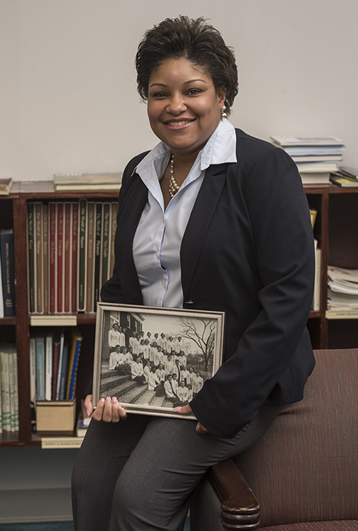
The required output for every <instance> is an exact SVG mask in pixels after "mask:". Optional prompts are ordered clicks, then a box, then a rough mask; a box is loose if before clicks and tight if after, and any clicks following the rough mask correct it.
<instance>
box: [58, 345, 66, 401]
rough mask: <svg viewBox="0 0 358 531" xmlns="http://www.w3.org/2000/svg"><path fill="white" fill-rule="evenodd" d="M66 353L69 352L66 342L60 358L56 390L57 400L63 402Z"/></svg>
mask: <svg viewBox="0 0 358 531" xmlns="http://www.w3.org/2000/svg"><path fill="white" fill-rule="evenodd" d="M68 352H69V345H68V343H67V342H64V344H63V351H62V356H61V372H60V374H59V375H60V385H59V390H58V400H65V396H66V383H67V381H66V378H67V367H68Z"/></svg>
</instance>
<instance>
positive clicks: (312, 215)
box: [310, 207, 317, 229]
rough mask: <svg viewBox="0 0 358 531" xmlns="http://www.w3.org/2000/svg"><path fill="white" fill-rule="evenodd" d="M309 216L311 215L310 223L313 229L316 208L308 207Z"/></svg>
mask: <svg viewBox="0 0 358 531" xmlns="http://www.w3.org/2000/svg"><path fill="white" fill-rule="evenodd" d="M310 216H311V225H312V229H313V228H314V226H315V223H316V219H317V210H316V209H315V208H311V207H310Z"/></svg>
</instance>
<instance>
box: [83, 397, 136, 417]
mask: <svg viewBox="0 0 358 531" xmlns="http://www.w3.org/2000/svg"><path fill="white" fill-rule="evenodd" d="M85 408H86V411H87V414H88V416H89V417H92V418H93V419H94V420H98V421H99V420H103V421H104V422H119V421H120V420H124V419H126V418H127V413H126V412H125V410H124V409H123V408H122V406H121V405H120V403H119V402H118V400H117V398H116V397H113V398H110V397H109V396H108V397H107V398H106V399H104V398H101V399H100V400H99V402H98V404H97V407H96V409H95V410H94V412H93V403H92V395H87V396H86V398H85Z"/></svg>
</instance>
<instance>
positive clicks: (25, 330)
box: [0, 181, 358, 447]
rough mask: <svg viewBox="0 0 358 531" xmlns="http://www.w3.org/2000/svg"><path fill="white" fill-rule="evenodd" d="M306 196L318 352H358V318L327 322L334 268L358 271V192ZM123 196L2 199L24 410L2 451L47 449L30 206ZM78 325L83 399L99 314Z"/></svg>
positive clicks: (328, 189)
mask: <svg viewBox="0 0 358 531" xmlns="http://www.w3.org/2000/svg"><path fill="white" fill-rule="evenodd" d="M305 192H306V196H307V199H308V202H309V204H310V205H311V206H313V207H314V208H316V209H317V211H318V214H317V219H316V224H315V228H314V233H315V238H317V239H318V241H319V245H320V248H321V251H322V267H321V308H320V311H318V312H317V311H315V312H311V313H310V316H309V321H308V328H309V332H310V334H311V339H312V344H313V347H314V348H316V349H319V348H322V349H323V348H338V347H342V348H343V347H358V327H357V322H356V320H355V319H348V318H335V319H327V317H329V314H328V316H326V311H327V266H328V264H329V263H331V264H332V265H337V266H341V267H349V268H358V245H357V242H358V195H357V194H358V188H341V187H339V186H335V185H333V184H332V185H329V186H305ZM117 197H118V192H117V191H98V192H93V191H91V192H69V193H65V192H61V193H58V192H54V189H53V183H52V182H49V181H43V182H37V183H30V182H24V183H14V184H13V188H12V192H11V193H10V194H9V195H8V196H1V197H0V202H1V208H0V227H1V228H11V227H13V229H14V238H15V241H14V247H15V249H14V253H15V257H14V258H15V280H16V284H15V297H16V317H8V318H4V319H0V327H1V335H2V337H5V339H6V340H9V341H16V347H17V353H18V384H19V408H20V409H19V417H20V418H19V421H20V431H19V432H18V433H16V434H5V435H4V434H2V437H0V447H1V446H24V445H25V446H41V437H40V436H38V435H37V434H33V433H32V432H31V409H30V401H29V396H30V376H29V375H30V368H29V336H30V330H31V316H30V315H29V314H28V286H27V241H26V216H27V202H28V201H34V200H37V201H38V200H40V201H56V200H59V201H63V200H71V199H77V200H78V199H81V198H87V199H90V200H98V201H101V200H111V201H115V200H116V198H117ZM342 317H343V316H342ZM345 317H347V316H345ZM35 320H36V319H35ZM50 322H51V320H50ZM76 322H77V326H79V327H80V329H81V331H82V334H83V336H84V340H83V348H82V349H81V356H80V363H79V367H78V384H77V386H78V387H77V396H82V395H83V393H84V391H85V389H86V386H87V382H88V380H89V378H90V376H91V371H92V369H91V367H92V363H93V345H94V334H95V323H96V314H94V313H88V314H87V313H79V314H77V315H76Z"/></svg>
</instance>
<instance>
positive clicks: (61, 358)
mask: <svg viewBox="0 0 358 531" xmlns="http://www.w3.org/2000/svg"><path fill="white" fill-rule="evenodd" d="M64 343H65V332H64V330H62V331H61V334H60V345H59V360H58V369H57V381H56V394H55V400H59V399H60V386H61V374H62V370H63V363H64V356H63V350H64Z"/></svg>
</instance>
